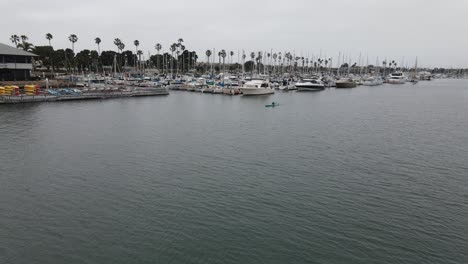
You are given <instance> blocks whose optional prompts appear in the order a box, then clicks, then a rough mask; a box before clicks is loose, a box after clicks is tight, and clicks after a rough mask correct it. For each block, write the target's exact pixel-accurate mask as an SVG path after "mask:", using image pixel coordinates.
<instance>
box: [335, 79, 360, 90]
mask: <svg viewBox="0 0 468 264" xmlns="http://www.w3.org/2000/svg"><path fill="white" fill-rule="evenodd" d="M335 84H336V88H354V87H356V86H357V84H356V83H355V82H354V81H353V79H351V78H344V79H339V80H338V81H336V82H335Z"/></svg>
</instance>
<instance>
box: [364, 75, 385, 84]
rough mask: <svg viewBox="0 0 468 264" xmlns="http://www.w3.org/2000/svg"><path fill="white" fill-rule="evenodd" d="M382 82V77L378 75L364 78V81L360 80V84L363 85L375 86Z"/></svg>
mask: <svg viewBox="0 0 468 264" xmlns="http://www.w3.org/2000/svg"><path fill="white" fill-rule="evenodd" d="M382 84H383V79H382V78H381V77H380V76H371V77H368V78H365V79H364V81H363V82H362V85H364V86H377V85H382Z"/></svg>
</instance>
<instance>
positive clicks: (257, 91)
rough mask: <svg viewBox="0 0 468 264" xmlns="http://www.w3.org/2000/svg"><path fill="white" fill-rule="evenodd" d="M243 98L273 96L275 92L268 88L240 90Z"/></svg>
mask: <svg viewBox="0 0 468 264" xmlns="http://www.w3.org/2000/svg"><path fill="white" fill-rule="evenodd" d="M240 90H241V92H242V94H243V95H245V96H252V95H268V94H274V93H275V90H273V89H268V88H240Z"/></svg>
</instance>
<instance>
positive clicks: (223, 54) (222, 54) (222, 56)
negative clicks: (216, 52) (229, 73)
mask: <svg viewBox="0 0 468 264" xmlns="http://www.w3.org/2000/svg"><path fill="white" fill-rule="evenodd" d="M226 55H227V53H226V51H225V50H221V58H223V71H224V70H225V67H224V62H225V59H226Z"/></svg>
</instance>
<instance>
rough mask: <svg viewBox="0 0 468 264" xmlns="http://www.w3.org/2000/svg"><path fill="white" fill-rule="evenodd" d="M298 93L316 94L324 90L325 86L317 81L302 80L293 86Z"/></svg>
mask: <svg viewBox="0 0 468 264" xmlns="http://www.w3.org/2000/svg"><path fill="white" fill-rule="evenodd" d="M295 86H296V88H297V90H298V91H309V92H316V91H322V90H324V89H325V85H324V84H323V82H322V81H320V80H318V79H303V80H302V81H301V82H298V83H296V84H295Z"/></svg>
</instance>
